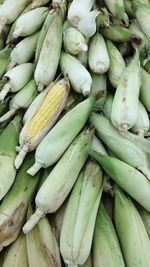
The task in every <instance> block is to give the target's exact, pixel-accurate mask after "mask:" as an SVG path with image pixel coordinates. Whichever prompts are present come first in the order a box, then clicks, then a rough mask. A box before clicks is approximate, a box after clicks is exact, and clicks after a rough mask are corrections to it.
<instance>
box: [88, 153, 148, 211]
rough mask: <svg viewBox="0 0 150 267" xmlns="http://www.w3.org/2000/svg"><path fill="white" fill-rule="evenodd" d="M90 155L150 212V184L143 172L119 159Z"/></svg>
mask: <svg viewBox="0 0 150 267" xmlns="http://www.w3.org/2000/svg"><path fill="white" fill-rule="evenodd" d="M90 155H91V156H92V157H93V158H94V159H96V160H97V161H98V162H99V163H100V165H101V166H102V167H103V169H104V170H105V172H106V173H107V174H108V175H110V177H111V178H112V179H113V180H114V181H115V183H117V184H118V185H119V186H120V187H121V188H122V189H124V190H125V191H126V192H127V193H128V194H129V195H130V196H131V197H133V198H134V199H135V200H136V201H137V202H138V203H139V204H140V205H141V206H142V207H144V208H145V209H146V210H147V211H149V212H150V207H149V198H150V183H149V181H148V180H147V179H146V177H145V176H144V175H143V174H142V173H141V172H139V171H138V170H136V169H135V168H133V167H131V166H130V165H128V164H126V163H124V162H123V161H121V160H119V159H116V158H113V157H110V156H104V155H100V154H98V153H97V152H94V151H93V152H90ZM133 188H134V190H133Z"/></svg>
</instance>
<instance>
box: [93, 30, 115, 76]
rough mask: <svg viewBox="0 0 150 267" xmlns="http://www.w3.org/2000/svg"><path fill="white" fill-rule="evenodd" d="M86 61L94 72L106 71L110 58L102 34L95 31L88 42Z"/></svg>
mask: <svg viewBox="0 0 150 267" xmlns="http://www.w3.org/2000/svg"><path fill="white" fill-rule="evenodd" d="M88 62H89V67H90V69H91V70H92V71H93V72H95V73H99V74H101V73H105V72H107V70H108V68H109V65H110V60H109V55H108V51H107V47H106V44H105V41H104V38H103V36H102V35H101V34H100V33H96V34H95V35H94V36H93V37H92V38H91V39H90V43H89V50H88Z"/></svg>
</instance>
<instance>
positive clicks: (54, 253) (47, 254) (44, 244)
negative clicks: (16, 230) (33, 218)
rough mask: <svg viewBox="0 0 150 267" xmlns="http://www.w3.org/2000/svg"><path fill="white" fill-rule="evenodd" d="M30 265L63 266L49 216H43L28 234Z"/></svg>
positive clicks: (32, 266) (33, 266)
mask: <svg viewBox="0 0 150 267" xmlns="http://www.w3.org/2000/svg"><path fill="white" fill-rule="evenodd" d="M26 239H27V252H28V259H29V267H37V266H42V267H49V266H51V267H61V261H60V254H59V249H58V245H57V242H56V238H55V235H54V233H53V231H52V229H51V226H50V224H49V222H48V220H47V218H46V217H45V218H42V219H41V221H40V222H39V223H38V224H37V225H36V227H35V228H34V229H33V230H32V231H31V232H30V233H28V234H27V235H26Z"/></svg>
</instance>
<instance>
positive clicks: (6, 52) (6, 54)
mask: <svg viewBox="0 0 150 267" xmlns="http://www.w3.org/2000/svg"><path fill="white" fill-rule="evenodd" d="M10 53H11V48H9V47H6V48H4V49H3V50H1V51H0V62H1V64H0V79H1V78H2V77H3V75H4V74H5V72H6V70H7V67H8V64H9V62H10Z"/></svg>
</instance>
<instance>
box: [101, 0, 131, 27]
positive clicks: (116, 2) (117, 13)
mask: <svg viewBox="0 0 150 267" xmlns="http://www.w3.org/2000/svg"><path fill="white" fill-rule="evenodd" d="M104 2H105V4H106V6H107V7H108V9H109V11H110V12H111V13H112V14H113V16H114V17H116V18H117V19H119V20H121V21H124V22H125V23H126V24H127V25H128V23H129V19H128V16H127V14H126V13H125V7H124V1H123V0H121V1H120V0H104Z"/></svg>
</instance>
